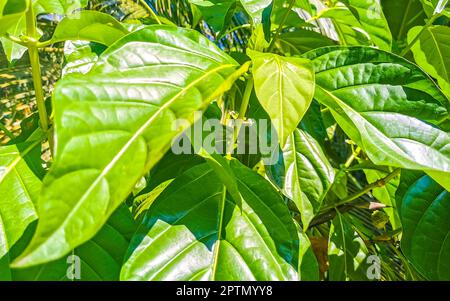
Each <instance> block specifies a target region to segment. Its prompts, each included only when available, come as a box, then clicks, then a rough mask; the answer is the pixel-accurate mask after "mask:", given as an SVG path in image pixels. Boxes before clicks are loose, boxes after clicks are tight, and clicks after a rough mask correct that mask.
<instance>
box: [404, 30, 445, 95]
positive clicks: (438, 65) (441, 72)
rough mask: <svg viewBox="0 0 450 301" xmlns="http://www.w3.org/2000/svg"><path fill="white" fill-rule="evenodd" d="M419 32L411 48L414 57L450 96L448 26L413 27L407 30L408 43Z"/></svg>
mask: <svg viewBox="0 0 450 301" xmlns="http://www.w3.org/2000/svg"><path fill="white" fill-rule="evenodd" d="M419 33H421V35H420V38H419V40H417V42H416V43H415V44H414V45H413V47H412V48H411V49H412V52H413V54H414V59H415V60H416V63H417V64H418V65H419V66H420V67H421V68H422V69H423V70H425V71H426V72H427V73H428V74H430V75H431V76H432V77H434V78H436V79H437V80H438V83H439V85H440V86H441V88H442V90H443V91H444V93H445V94H446V95H447V97H449V98H450V27H447V26H439V25H437V26H428V27H426V28H423V27H421V26H417V27H414V28H412V29H411V30H410V31H409V32H408V43H411V42H412V40H414V38H415V37H416V36H417V35H418V34H419Z"/></svg>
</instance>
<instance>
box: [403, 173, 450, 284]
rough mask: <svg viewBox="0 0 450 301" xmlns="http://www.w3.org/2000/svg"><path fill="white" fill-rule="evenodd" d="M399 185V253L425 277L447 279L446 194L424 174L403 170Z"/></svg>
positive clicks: (449, 227)
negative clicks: (400, 187)
mask: <svg viewBox="0 0 450 301" xmlns="http://www.w3.org/2000/svg"><path fill="white" fill-rule="evenodd" d="M401 186H403V189H402V190H401V191H399V193H398V194H397V202H398V204H399V206H400V217H401V220H402V225H403V234H402V241H401V249H402V251H403V253H404V254H405V256H406V257H407V258H408V259H409V260H410V261H411V262H412V264H413V265H414V267H415V268H416V269H417V270H418V271H419V272H421V273H422V274H423V275H424V276H425V277H426V278H428V279H429V280H450V260H449V258H450V234H449V233H450V193H449V192H448V191H446V190H445V189H444V188H443V187H442V186H440V185H439V184H438V183H436V182H435V181H433V179H431V178H430V177H429V176H427V175H425V174H417V173H415V174H414V173H412V174H411V173H410V172H403V173H402V176H401Z"/></svg>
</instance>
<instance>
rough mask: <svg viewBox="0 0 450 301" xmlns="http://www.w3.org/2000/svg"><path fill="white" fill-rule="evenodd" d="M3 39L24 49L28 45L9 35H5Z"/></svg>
mask: <svg viewBox="0 0 450 301" xmlns="http://www.w3.org/2000/svg"><path fill="white" fill-rule="evenodd" d="M4 37H5V38H7V39H8V40H10V41H11V42H14V43H16V44H19V45H21V46H24V47H28V44H27V43H26V42H24V41H22V40H21V39H20V38H18V37H16V36H13V35H10V34H9V33H5V35H4Z"/></svg>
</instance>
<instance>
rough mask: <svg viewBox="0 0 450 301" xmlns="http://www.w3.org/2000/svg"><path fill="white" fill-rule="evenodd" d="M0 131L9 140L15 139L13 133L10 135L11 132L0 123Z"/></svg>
mask: <svg viewBox="0 0 450 301" xmlns="http://www.w3.org/2000/svg"><path fill="white" fill-rule="evenodd" d="M0 131H2V132H3V133H5V135H6V136H8V137H9V139H11V140H14V139H15V138H16V137H15V136H14V134H13V133H11V131H9V130H8V129H7V128H6V126H4V125H3V123H1V122H0Z"/></svg>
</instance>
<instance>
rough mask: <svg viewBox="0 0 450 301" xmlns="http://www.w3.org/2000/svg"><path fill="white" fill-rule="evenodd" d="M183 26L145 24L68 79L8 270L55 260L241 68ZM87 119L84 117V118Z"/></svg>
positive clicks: (57, 99) (59, 92)
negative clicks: (19, 248) (29, 229)
mask: <svg viewBox="0 0 450 301" xmlns="http://www.w3.org/2000/svg"><path fill="white" fill-rule="evenodd" d="M238 67H239V66H238V64H237V63H236V62H235V61H234V60H233V59H231V58H230V57H229V56H227V55H226V54H223V53H222V52H221V51H220V50H219V49H218V48H217V47H216V46H215V45H214V44H213V43H211V42H210V41H209V40H208V39H207V38H205V37H203V36H201V35H200V34H199V33H197V32H195V31H193V30H187V29H181V28H175V27H171V26H158V25H155V26H153V25H152V26H148V27H146V28H143V29H141V30H138V31H136V32H133V33H131V34H130V35H128V36H126V37H125V38H123V39H121V40H120V41H118V42H116V43H115V44H114V45H113V46H112V47H110V48H109V49H108V50H107V51H105V52H104V53H103V54H102V56H101V57H100V58H99V60H98V62H97V63H96V65H95V66H94V67H93V68H92V69H91V70H90V71H89V72H88V73H87V74H84V75H82V74H78V73H76V74H75V73H74V74H70V75H68V76H66V77H65V78H63V79H62V80H61V81H60V82H59V83H58V85H57V87H56V90H55V92H54V97H53V105H54V115H55V120H54V125H55V133H56V139H55V140H56V141H57V143H56V149H55V162H54V164H53V166H52V169H51V171H50V172H49V174H48V176H47V177H46V179H45V181H44V186H43V190H42V194H41V198H40V201H39V204H40V205H39V208H40V209H41V210H40V212H39V217H40V220H39V223H38V227H37V231H36V234H35V236H34V238H33V240H32V242H31V243H30V245H29V247H28V248H27V250H26V251H25V252H24V254H23V255H22V256H21V257H20V258H19V259H17V260H16V262H15V265H16V266H29V265H35V264H39V263H43V262H46V261H50V260H52V259H57V258H59V257H61V256H63V255H65V254H67V253H68V252H70V250H72V249H73V248H75V247H77V246H78V245H80V244H82V243H83V242H85V241H87V240H89V239H90V238H91V237H93V236H94V235H95V233H96V232H97V231H98V230H99V229H100V228H101V226H102V225H103V224H104V223H105V222H106V220H107V219H108V217H109V216H110V215H111V213H112V212H113V211H114V209H115V208H117V207H118V206H119V204H120V203H121V202H122V201H123V200H124V199H125V198H126V196H127V195H128V194H129V193H130V192H131V191H132V189H133V187H134V184H135V183H136V182H137V181H138V180H139V179H140V178H141V177H142V176H143V175H144V174H145V173H146V172H147V171H148V170H149V169H150V168H151V167H152V166H154V165H155V163H156V162H158V161H159V159H161V157H162V156H163V154H164V153H165V152H166V151H167V150H168V149H169V147H170V145H171V143H172V139H173V138H175V137H176V136H177V135H179V134H180V133H181V132H182V131H183V130H185V129H186V128H187V127H188V126H189V125H190V123H189V122H178V123H176V121H177V120H179V119H182V120H188V121H190V122H191V123H192V122H193V120H192V119H193V118H194V112H195V111H197V110H201V109H204V108H205V107H206V106H207V105H208V104H209V102H210V101H211V100H213V99H215V98H216V97H218V96H220V95H221V94H222V93H224V91H226V90H227V89H228V88H229V87H230V86H231V84H232V83H233V82H234V80H235V79H236V77H237V76H239V74H241V73H242V72H243V71H245V68H246V67H245V66H244V67H243V68H241V69H239V70H238V71H237V69H238ZM86 116H89V118H86Z"/></svg>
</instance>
